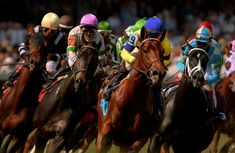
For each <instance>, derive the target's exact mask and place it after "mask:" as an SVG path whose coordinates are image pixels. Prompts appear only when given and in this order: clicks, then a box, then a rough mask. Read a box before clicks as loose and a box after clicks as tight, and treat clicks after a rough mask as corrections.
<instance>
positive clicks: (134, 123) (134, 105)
mask: <svg viewBox="0 0 235 153" xmlns="http://www.w3.org/2000/svg"><path fill="white" fill-rule="evenodd" d="M163 38H164V34H161V35H159V37H158V38H147V39H145V40H144V41H143V42H142V43H141V45H140V48H139V51H138V53H137V54H136V60H135V62H134V64H133V65H132V67H131V70H130V72H129V75H128V76H127V77H126V78H124V79H123V80H122V81H121V82H120V84H119V86H118V87H117V88H116V89H115V90H114V91H113V92H112V94H111V96H110V100H109V101H106V102H107V103H106V104H107V105H108V107H106V108H105V106H103V105H104V104H102V97H101V95H102V93H103V89H101V90H100V92H99V94H98V103H97V112H98V137H97V140H96V152H97V153H106V152H108V151H109V150H110V148H111V145H112V143H113V144H115V145H117V146H119V148H120V152H133V153H134V152H139V151H140V149H141V148H142V147H143V146H144V145H145V143H146V142H147V140H148V138H149V137H150V135H151V134H152V131H153V129H152V127H153V126H151V124H152V123H153V118H152V116H151V115H152V112H153V98H152V94H151V92H152V90H151V89H152V88H151V85H153V86H155V87H159V88H158V89H159V90H158V92H159V93H160V92H161V90H160V89H161V87H160V86H161V81H162V79H163V77H164V76H165V73H166V68H165V66H164V64H163V54H164V49H163V48H162V46H161V43H160V41H161V40H162V39H163ZM107 85H108V84H107ZM107 85H106V86H107ZM104 88H105V87H104ZM157 100H160V99H157ZM107 105H106V106H107ZM106 109H108V110H107V112H106Z"/></svg>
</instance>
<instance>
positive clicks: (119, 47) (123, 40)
mask: <svg viewBox="0 0 235 153" xmlns="http://www.w3.org/2000/svg"><path fill="white" fill-rule="evenodd" d="M132 27H133V25H130V26H128V27H127V28H126V29H125V30H124V32H123V36H121V37H119V38H118V40H117V43H116V47H117V53H118V54H119V55H120V54H121V51H122V49H123V46H124V45H125V44H126V43H127V41H128V38H129V36H130V34H131V33H132ZM120 60H122V59H120ZM120 62H121V61H120Z"/></svg>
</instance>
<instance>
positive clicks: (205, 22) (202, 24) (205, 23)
mask: <svg viewBox="0 0 235 153" xmlns="http://www.w3.org/2000/svg"><path fill="white" fill-rule="evenodd" d="M201 27H206V28H207V29H209V30H210V32H211V33H213V32H212V25H211V23H210V22H209V21H203V22H201V23H200V24H199V25H198V27H197V29H200V28H201Z"/></svg>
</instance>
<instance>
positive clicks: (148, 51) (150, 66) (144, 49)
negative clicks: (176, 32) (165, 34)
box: [132, 35, 167, 86]
mask: <svg viewBox="0 0 235 153" xmlns="http://www.w3.org/2000/svg"><path fill="white" fill-rule="evenodd" d="M161 36H162V35H159V37H158V38H146V39H145V40H144V41H142V43H141V45H140V48H139V52H138V54H137V55H136V62H135V63H134V64H133V66H132V67H133V68H134V69H135V70H137V71H138V72H140V73H142V74H144V75H145V76H146V77H147V79H148V80H149V83H150V84H151V85H153V86H156V85H158V84H159V83H160V82H161V80H162V79H163V78H164V76H165V74H166V70H167V69H166V67H165V66H164V64H163V54H164V49H163V47H162V46H161V42H160V40H161V38H160V37H161Z"/></svg>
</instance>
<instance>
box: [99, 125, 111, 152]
mask: <svg viewBox="0 0 235 153" xmlns="http://www.w3.org/2000/svg"><path fill="white" fill-rule="evenodd" d="M111 146H112V127H111V124H110V122H106V123H105V124H104V125H103V128H102V129H98V137H97V141H96V152H97V153H107V152H108V151H109V150H110V149H111Z"/></svg>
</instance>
